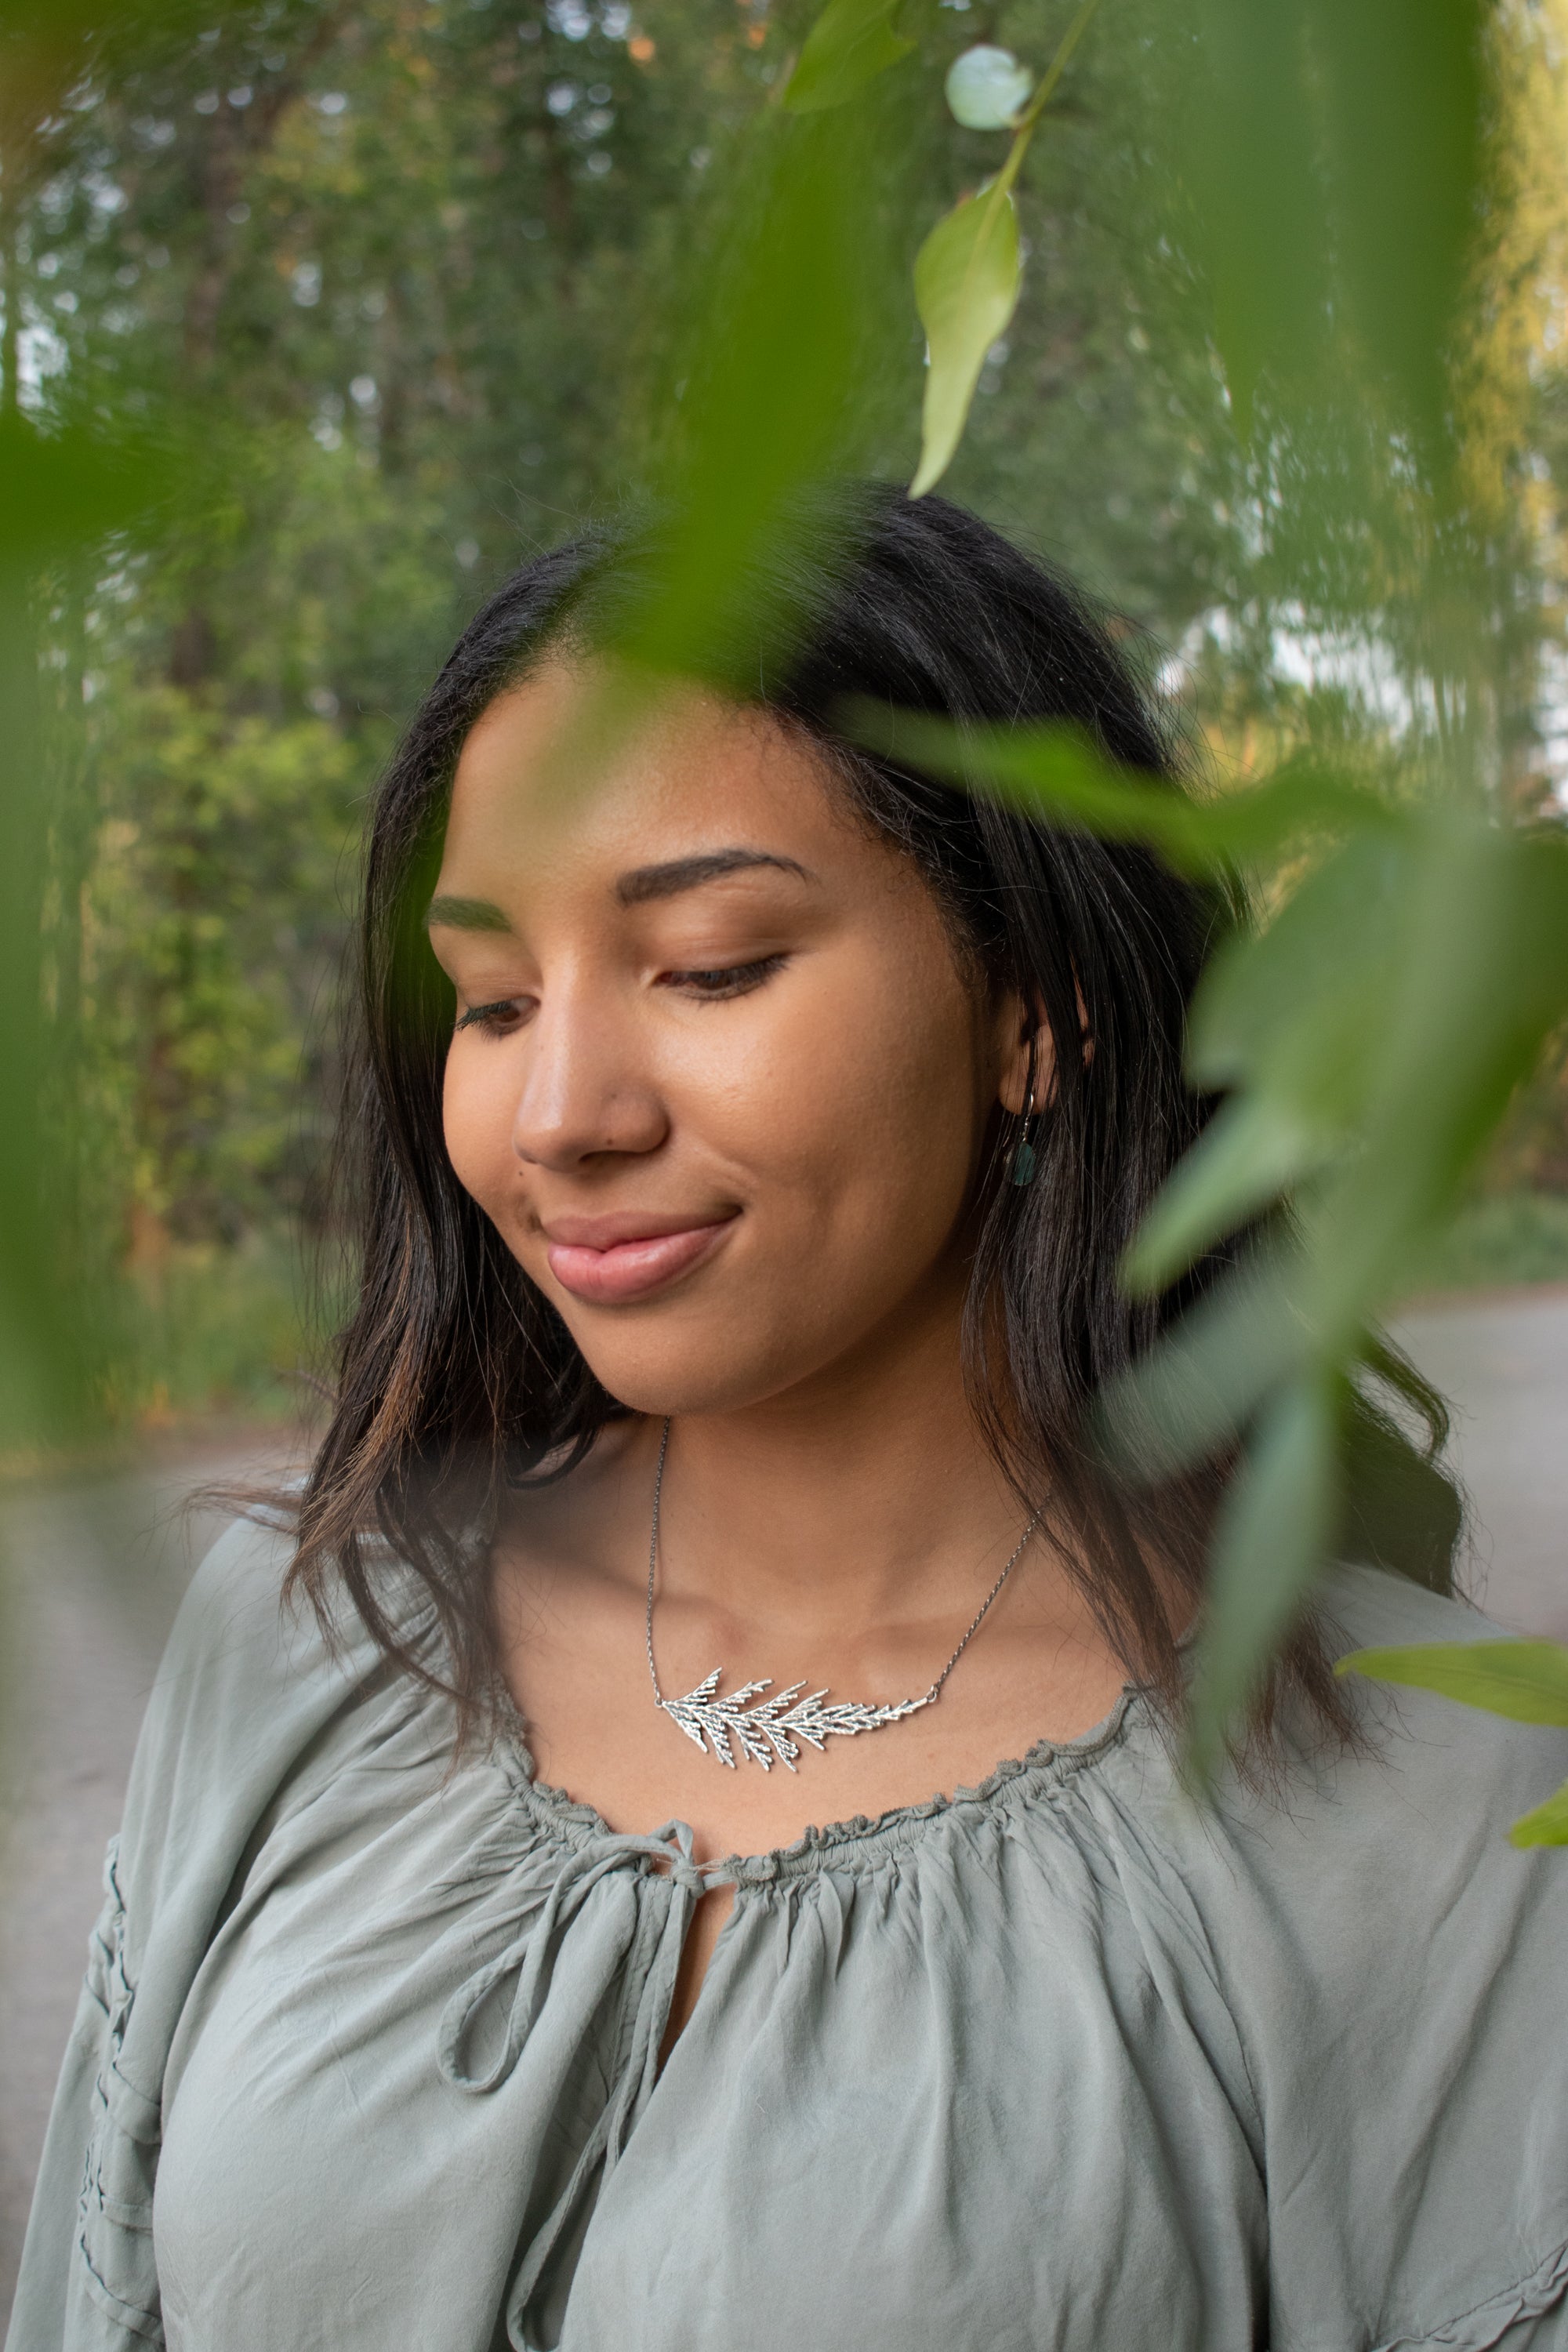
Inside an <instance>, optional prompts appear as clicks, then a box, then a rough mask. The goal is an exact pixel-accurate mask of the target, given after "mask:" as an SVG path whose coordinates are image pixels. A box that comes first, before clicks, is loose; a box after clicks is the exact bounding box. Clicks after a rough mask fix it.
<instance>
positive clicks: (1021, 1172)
mask: <svg viewBox="0 0 1568 2352" xmlns="http://www.w3.org/2000/svg"><path fill="white" fill-rule="evenodd" d="M1034 1124H1035V1041H1034V1039H1033V1038H1032V1037H1031V1038H1030V1040H1029V1078H1028V1088H1027V1092H1026V1097H1025V1102H1024V1110H1023V1115H1022V1117H1021V1118H1020V1119H1019V1121H1018V1136H1017V1140H1016V1143H1015V1144H1014V1146H1013V1151H1012V1157H1011V1159H1010V1160H1009V1163H1008V1166H1009V1171H1010V1174H1011V1178H1012V1181H1013V1182H1014V1183H1015V1184H1017V1185H1024V1184H1032V1183H1033V1182H1034V1181H1035V1170H1036V1166H1037V1159H1036V1154H1035V1147H1034V1144H1033V1142H1032V1141H1031V1140H1030V1137H1031V1133H1032V1130H1033V1129H1034Z"/></svg>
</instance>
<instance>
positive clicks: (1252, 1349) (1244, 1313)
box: [1095, 1242, 1311, 1483]
mask: <svg viewBox="0 0 1568 2352" xmlns="http://www.w3.org/2000/svg"><path fill="white" fill-rule="evenodd" d="M1300 1273H1301V1267H1300V1255H1299V1252H1298V1251H1297V1249H1296V1248H1295V1246H1294V1244H1292V1243H1289V1242H1281V1243H1276V1244H1273V1245H1272V1246H1270V1247H1268V1248H1262V1247H1259V1248H1257V1249H1255V1250H1254V1251H1253V1252H1252V1253H1251V1254H1250V1255H1249V1256H1248V1257H1247V1259H1245V1260H1244V1261H1243V1263H1242V1264H1241V1265H1239V1266H1237V1268H1236V1269H1235V1270H1234V1271H1233V1272H1232V1273H1230V1274H1228V1275H1226V1276H1224V1277H1223V1278H1222V1279H1221V1280H1220V1281H1219V1282H1218V1283H1216V1285H1215V1287H1214V1288H1213V1289H1212V1290H1210V1291H1209V1292H1208V1293H1207V1294H1206V1295H1205V1297H1203V1298H1202V1299H1200V1300H1199V1302H1198V1303H1197V1305H1196V1306H1194V1307H1189V1308H1188V1309H1187V1311H1186V1313H1185V1314H1184V1316H1183V1317H1182V1318H1181V1320H1180V1321H1179V1322H1178V1323H1177V1324H1176V1326H1175V1328H1173V1330H1171V1331H1169V1332H1167V1333H1166V1334H1164V1335H1163V1337H1162V1338H1161V1339H1158V1340H1157V1341H1156V1342H1155V1344H1154V1345H1153V1347H1152V1348H1151V1349H1149V1351H1148V1352H1147V1354H1146V1355H1144V1356H1142V1357H1141V1358H1140V1359H1139V1360H1138V1361H1137V1363H1136V1364H1134V1365H1133V1366H1132V1367H1131V1370H1128V1371H1125V1372H1122V1373H1120V1374H1118V1376H1117V1377H1116V1378H1115V1379H1114V1380H1112V1381H1108V1382H1107V1383H1106V1385H1105V1387H1104V1388H1103V1389H1102V1390H1101V1391H1100V1397H1099V1400H1098V1402H1097V1403H1096V1407H1095V1428H1096V1434H1097V1438H1098V1441H1099V1443H1100V1444H1101V1445H1102V1446H1103V1447H1104V1449H1105V1451H1106V1453H1107V1454H1109V1455H1110V1458H1111V1459H1112V1460H1113V1461H1114V1462H1115V1463H1116V1464H1117V1465H1118V1467H1119V1468H1120V1469H1121V1471H1122V1472H1123V1473H1124V1475H1127V1476H1129V1477H1131V1478H1133V1479H1136V1480H1141V1481H1144V1482H1151V1483H1157V1482H1158V1481H1159V1480H1160V1479H1162V1478H1168V1477H1170V1476H1171V1475H1172V1474H1173V1472H1175V1471H1178V1470H1181V1469H1184V1468H1185V1467H1186V1466H1187V1465H1189V1464H1191V1463H1194V1462H1200V1461H1203V1460H1205V1459H1206V1458H1207V1457H1209V1456H1210V1455H1212V1454H1215V1453H1216V1452H1218V1451H1220V1450H1221V1449H1223V1448H1226V1447H1229V1446H1233V1445H1234V1444H1236V1442H1237V1438H1238V1436H1239V1434H1240V1433H1241V1431H1242V1430H1243V1429H1244V1428H1245V1426H1246V1424H1247V1421H1248V1420H1249V1419H1250V1418H1251V1417H1252V1415H1253V1414H1254V1413H1255V1412H1257V1411H1258V1406H1259V1404H1260V1403H1261V1402H1262V1401H1263V1399H1264V1398H1266V1397H1268V1396H1269V1395H1272V1394H1274V1393H1275V1392H1277V1391H1279V1389H1280V1388H1282V1387H1283V1386H1284V1384H1285V1383H1286V1381H1295V1380H1298V1379H1300V1377H1301V1374H1302V1371H1303V1368H1304V1365H1305V1363H1306V1361H1307V1360H1308V1359H1309V1357H1310V1350H1311V1335H1310V1332H1309V1331H1308V1329H1307V1328H1306V1326H1305V1324H1304V1323H1303V1322H1302V1319H1301V1316H1300V1310H1299V1308H1298V1307H1297V1304H1296V1297H1295V1292H1296V1288H1297V1286H1298V1284H1299V1282H1300Z"/></svg>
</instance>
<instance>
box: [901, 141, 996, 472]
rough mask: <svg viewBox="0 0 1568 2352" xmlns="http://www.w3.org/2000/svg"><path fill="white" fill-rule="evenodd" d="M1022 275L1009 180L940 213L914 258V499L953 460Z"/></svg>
mask: <svg viewBox="0 0 1568 2352" xmlns="http://www.w3.org/2000/svg"><path fill="white" fill-rule="evenodd" d="M1020 282H1021V281H1020V265H1019V259H1018V211H1017V206H1016V205H1015V204H1014V202H1013V193H1012V190H1011V189H1010V188H1007V187H1005V186H1003V184H1001V182H1000V181H996V180H992V181H988V182H987V183H986V184H985V186H984V188H982V189H980V190H979V191H978V193H977V194H974V195H973V196H965V197H964V198H963V200H962V201H961V202H960V203H959V204H957V205H954V207H953V209H952V212H950V213H948V214H947V215H945V217H944V218H942V220H939V221H938V223H937V225H936V226H935V227H934V228H933V229H932V231H931V235H930V236H928V237H927V239H926V241H925V243H924V244H923V245H922V246H921V249H920V253H919V255H918V256H917V257H916V261H915V304H916V307H917V309H918V310H919V311H920V314H921V325H922V326H923V327H924V329H925V331H926V342H927V344H928V346H929V347H930V364H929V366H928V368H927V372H926V388H925V406H924V410H923V412H922V415H921V461H920V464H919V466H918V467H917V468H916V471H915V478H914V480H913V481H912V482H911V483H910V497H911V498H913V499H918V498H923V497H924V495H925V493H926V491H927V490H929V489H932V488H934V487H935V485H936V484H937V483H938V482H939V481H940V480H941V479H942V476H943V474H944V473H945V472H946V471H947V468H948V467H949V465H950V464H951V463H952V454H953V451H954V450H955V449H956V448H957V446H958V445H959V442H960V440H961V439H962V438H963V426H964V421H965V419H966V418H967V416H968V415H969V405H970V403H971V401H972V400H973V397H974V387H975V385H976V384H977V383H979V381H980V371H981V369H982V368H983V367H984V364H985V354H986V352H988V351H989V350H990V348H991V346H992V344H993V343H994V341H996V338H997V337H998V335H1000V334H1002V333H1003V332H1004V331H1005V328H1006V326H1007V322H1008V320H1010V319H1011V318H1012V316H1013V312H1014V310H1016V307H1017V302H1018V288H1019V284H1020Z"/></svg>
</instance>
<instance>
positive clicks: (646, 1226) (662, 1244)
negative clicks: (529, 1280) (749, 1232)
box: [544, 1210, 735, 1307]
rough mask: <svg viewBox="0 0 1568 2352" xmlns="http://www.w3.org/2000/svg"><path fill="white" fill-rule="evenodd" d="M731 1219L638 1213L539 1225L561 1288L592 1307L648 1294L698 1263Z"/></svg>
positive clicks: (613, 1304) (718, 1240) (562, 1219)
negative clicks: (699, 1218)
mask: <svg viewBox="0 0 1568 2352" xmlns="http://www.w3.org/2000/svg"><path fill="white" fill-rule="evenodd" d="M734 1222H735V1220H734V1217H733V1216H732V1215H731V1216H725V1217H714V1218H710V1219H706V1220H704V1221H703V1222H701V1223H691V1222H690V1221H689V1220H686V1219H679V1218H674V1217H668V1218H665V1217H652V1216H647V1215H638V1214H637V1212H636V1211H635V1210H632V1211H626V1212H623V1213H621V1214H620V1215H618V1216H606V1217H558V1218H555V1219H554V1220H553V1221H552V1223H550V1224H549V1225H547V1226H546V1227H545V1229H544V1238H545V1256H546V1258H547V1259H548V1261H549V1265H550V1271H551V1273H552V1275H553V1276H555V1279H556V1281H557V1282H558V1283H559V1284H560V1285H561V1287H562V1289H563V1290H565V1291H570V1293H571V1295H572V1297H574V1298H581V1299H584V1301H586V1302H587V1304H589V1305H590V1306H594V1307H618V1306H620V1305H621V1304H622V1303H623V1302H624V1301H626V1300H628V1299H634V1298H647V1297H651V1296H652V1295H653V1293H654V1292H655V1291H656V1290H662V1289H663V1288H664V1287H665V1286H666V1285H667V1284H668V1283H672V1282H675V1281H677V1280H678V1279H679V1276H681V1275H684V1274H689V1273H690V1272H691V1271H692V1269H693V1267H695V1266H698V1265H701V1264H702V1263H703V1262H704V1260H705V1259H707V1258H709V1257H710V1256H711V1255H712V1254H713V1252H714V1251H715V1250H716V1249H717V1248H718V1247H719V1246H720V1244H721V1243H722V1241H723V1239H724V1237H725V1235H726V1234H728V1232H729V1230H730V1228H731V1225H732V1224H733V1223H734Z"/></svg>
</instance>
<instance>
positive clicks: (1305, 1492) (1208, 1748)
mask: <svg viewBox="0 0 1568 2352" xmlns="http://www.w3.org/2000/svg"><path fill="white" fill-rule="evenodd" d="M1340 1399H1341V1391H1340V1389H1339V1386H1338V1383H1337V1382H1335V1381H1332V1380H1331V1379H1327V1378H1325V1377H1323V1376H1322V1375H1321V1374H1320V1373H1317V1372H1310V1373H1309V1374H1308V1375H1307V1376H1306V1377H1305V1378H1304V1379H1302V1380H1300V1381H1296V1382H1295V1383H1294V1384H1293V1385H1292V1386H1291V1387H1290V1388H1289V1389H1287V1390H1286V1391H1285V1392H1284V1394H1283V1395H1281V1396H1279V1397H1278V1398H1276V1400H1275V1401H1274V1402H1273V1403H1272V1404H1270V1405H1269V1406H1268V1410H1267V1411H1266V1412H1265V1413H1264V1415H1263V1417H1262V1420H1261V1422H1260V1423H1259V1426H1258V1433H1257V1435H1256V1438H1255V1439H1254V1442H1253V1444H1251V1445H1250V1446H1249V1448H1248V1450H1247V1460H1246V1462H1245V1463H1244V1465H1242V1467H1241V1469H1240V1470H1239V1471H1238V1473H1237V1476H1236V1478H1235V1479H1234V1480H1233V1482H1232V1484H1231V1486H1230V1488H1229V1491H1228V1492H1227V1494H1226V1499H1225V1504H1224V1507H1223V1508H1222V1510H1221V1513H1220V1517H1219V1524H1218V1527H1217V1528H1216V1530H1215V1551H1214V1558H1213V1563H1212V1566H1211V1569H1210V1577H1209V1590H1208V1601H1207V1605H1206V1608H1205V1619H1204V1631H1203V1633H1202V1636H1201V1637H1200V1640H1199V1643H1198V1651H1197V1656H1196V1659H1195V1661H1194V1669H1193V1699H1192V1715H1191V1719H1190V1723H1189V1727H1188V1734H1187V1762H1188V1769H1189V1770H1190V1771H1191V1772H1192V1774H1193V1777H1194V1780H1196V1782H1197V1783H1198V1785H1199V1786H1200V1787H1203V1786H1206V1785H1208V1784H1209V1783H1210V1782H1212V1780H1214V1777H1215V1773H1216V1772H1217V1770H1218V1769H1219V1765H1220V1761H1221V1759H1222V1757H1223V1755H1224V1752H1225V1742H1226V1733H1227V1731H1228V1729H1229V1727H1230V1725H1231V1723H1232V1722H1233V1721H1234V1719H1235V1717H1237V1714H1238V1713H1239V1712H1240V1710H1241V1709H1242V1708H1243V1707H1245V1706H1247V1704H1248V1702H1249V1701H1250V1700H1251V1698H1252V1697H1253V1696H1254V1694H1255V1692H1256V1691H1257V1688H1258V1682H1259V1679H1260V1677H1261V1675H1263V1673H1264V1671H1265V1669H1266V1668H1267V1665H1268V1660H1269V1657H1270V1656H1271V1654H1273V1652H1274V1650H1275V1649H1276V1648H1277V1647H1278V1645H1279V1643H1280V1642H1281V1641H1282V1640H1283V1639H1284V1637H1285V1635H1286V1633H1288V1632H1289V1629H1290V1627H1291V1625H1292V1624H1293V1623H1294V1622H1295V1621H1296V1619H1297V1617H1298V1616H1299V1615H1300V1612H1301V1610H1302V1608H1303V1606H1304V1605H1305V1602H1306V1600H1307V1595H1308V1592H1309V1591H1310V1587H1311V1583H1312V1580H1313V1578H1314V1576H1315V1575H1316V1574H1317V1571H1318V1570H1319V1568H1320V1567H1321V1564H1322V1561H1323V1559H1325V1557H1326V1556H1327V1552H1328V1549H1329V1544H1330V1540H1331V1536H1332V1533H1333V1530H1334V1528H1335V1527H1336V1526H1337V1524H1338V1521H1339V1517H1340V1508H1341V1498H1340V1492H1339V1479H1338V1453H1339V1420H1340V1411H1339V1408H1340Z"/></svg>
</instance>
